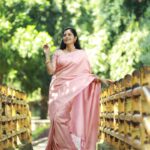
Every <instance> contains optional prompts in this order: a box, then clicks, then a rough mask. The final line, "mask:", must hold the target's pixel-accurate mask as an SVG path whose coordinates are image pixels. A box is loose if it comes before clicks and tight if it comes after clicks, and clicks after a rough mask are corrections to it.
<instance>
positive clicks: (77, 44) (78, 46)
mask: <svg viewBox="0 0 150 150" xmlns="http://www.w3.org/2000/svg"><path fill="white" fill-rule="evenodd" d="M66 30H70V31H71V32H72V33H73V35H74V36H75V37H77V40H76V42H75V43H74V46H75V48H76V49H81V46H80V42H79V38H78V35H77V32H76V30H75V29H73V28H71V27H68V28H66V29H64V31H63V34H64V32H65V31H66ZM62 36H63V35H62ZM65 48H66V44H65V43H64V41H63V40H62V41H61V44H60V49H62V50H64V49H65Z"/></svg>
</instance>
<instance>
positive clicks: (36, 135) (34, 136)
mask: <svg viewBox="0 0 150 150" xmlns="http://www.w3.org/2000/svg"><path fill="white" fill-rule="evenodd" d="M48 128H49V127H48V126H47V125H45V126H39V127H38V128H36V130H35V131H33V132H32V140H33V141H34V140H37V139H38V138H39V136H40V135H41V134H42V133H43V132H44V131H47V130H48Z"/></svg>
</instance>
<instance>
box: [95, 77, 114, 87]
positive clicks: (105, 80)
mask: <svg viewBox="0 0 150 150" xmlns="http://www.w3.org/2000/svg"><path fill="white" fill-rule="evenodd" d="M94 81H95V82H102V83H103V84H105V85H106V86H108V85H109V84H112V83H113V81H112V80H110V79H101V78H100V77H99V76H97V75H95V79H94Z"/></svg>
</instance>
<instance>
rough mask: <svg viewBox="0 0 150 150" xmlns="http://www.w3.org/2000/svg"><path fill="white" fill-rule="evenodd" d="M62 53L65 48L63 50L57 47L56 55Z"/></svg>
mask: <svg viewBox="0 0 150 150" xmlns="http://www.w3.org/2000/svg"><path fill="white" fill-rule="evenodd" d="M61 54H63V50H61V49H57V50H56V51H55V52H54V55H57V56H59V55H61Z"/></svg>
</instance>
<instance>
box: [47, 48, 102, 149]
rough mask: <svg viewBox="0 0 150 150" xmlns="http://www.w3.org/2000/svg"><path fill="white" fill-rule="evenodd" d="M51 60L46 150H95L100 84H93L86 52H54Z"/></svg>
mask: <svg viewBox="0 0 150 150" xmlns="http://www.w3.org/2000/svg"><path fill="white" fill-rule="evenodd" d="M53 58H54V59H53V61H54V66H55V67H56V68H55V74H54V75H53V78H52V82H51V84H50V90H49V102H48V115H49V117H50V121H51V128H50V132H49V137H48V144H47V147H46V150H78V149H80V150H95V149H96V141H97V135H98V123H99V110H98V106H99V96H100V83H97V82H95V81H94V79H95V76H94V75H93V74H91V68H90V64H89V61H88V58H87V55H86V53H85V51H83V50H77V51H74V52H70V53H67V54H65V53H58V52H56V53H55V55H54V57H53ZM73 137H75V138H73ZM76 139H78V141H79V142H80V148H79V147H78V148H77V145H76V143H75V141H74V140H76Z"/></svg>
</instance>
